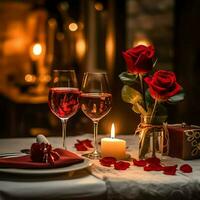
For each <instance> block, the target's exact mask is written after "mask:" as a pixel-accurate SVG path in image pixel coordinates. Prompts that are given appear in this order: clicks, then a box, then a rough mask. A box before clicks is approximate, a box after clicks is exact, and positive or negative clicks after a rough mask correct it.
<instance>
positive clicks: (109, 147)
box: [101, 124, 126, 160]
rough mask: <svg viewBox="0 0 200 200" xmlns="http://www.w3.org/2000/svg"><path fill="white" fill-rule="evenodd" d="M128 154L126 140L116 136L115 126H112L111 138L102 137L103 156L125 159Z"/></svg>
mask: <svg viewBox="0 0 200 200" xmlns="http://www.w3.org/2000/svg"><path fill="white" fill-rule="evenodd" d="M125 155H126V141H125V140H122V139H117V138H115V126H114V124H112V127H111V138H102V139H101V156H102V157H114V158H116V159H117V160H123V159H124V158H125Z"/></svg>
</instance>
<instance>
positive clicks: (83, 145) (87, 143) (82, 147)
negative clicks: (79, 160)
mask: <svg viewBox="0 0 200 200" xmlns="http://www.w3.org/2000/svg"><path fill="white" fill-rule="evenodd" d="M74 146H75V148H76V150H77V151H87V150H88V148H93V145H92V141H91V140H89V139H85V140H77V143H75V144H74Z"/></svg>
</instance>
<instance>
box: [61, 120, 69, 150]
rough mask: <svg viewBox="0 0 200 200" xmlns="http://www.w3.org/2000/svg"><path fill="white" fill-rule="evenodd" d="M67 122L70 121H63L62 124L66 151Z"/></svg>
mask: <svg viewBox="0 0 200 200" xmlns="http://www.w3.org/2000/svg"><path fill="white" fill-rule="evenodd" d="M67 120H68V119H61V122H62V142H63V144H62V146H63V148H64V149H67V145H66V127H67Z"/></svg>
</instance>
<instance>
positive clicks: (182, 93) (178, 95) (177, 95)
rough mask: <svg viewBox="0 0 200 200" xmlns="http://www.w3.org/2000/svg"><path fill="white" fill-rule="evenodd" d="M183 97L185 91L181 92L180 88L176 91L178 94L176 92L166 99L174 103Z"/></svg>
mask: <svg viewBox="0 0 200 200" xmlns="http://www.w3.org/2000/svg"><path fill="white" fill-rule="evenodd" d="M184 97H185V93H184V92H183V90H181V92H180V93H178V94H176V95H174V96H172V97H170V98H169V99H168V101H169V102H170V103H176V102H179V101H183V99H184Z"/></svg>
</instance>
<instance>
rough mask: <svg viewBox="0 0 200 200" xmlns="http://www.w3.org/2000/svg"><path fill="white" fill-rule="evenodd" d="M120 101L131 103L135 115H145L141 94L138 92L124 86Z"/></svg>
mask: <svg viewBox="0 0 200 200" xmlns="http://www.w3.org/2000/svg"><path fill="white" fill-rule="evenodd" d="M121 95H122V99H123V101H125V102H126V103H131V104H133V106H132V110H133V111H134V112H136V113H142V114H146V112H145V110H144V108H143V104H144V102H143V98H142V94H141V93H140V92H138V91H137V90H135V89H133V88H131V87H130V86H128V85H125V86H124V87H123V88H122V93H121Z"/></svg>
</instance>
